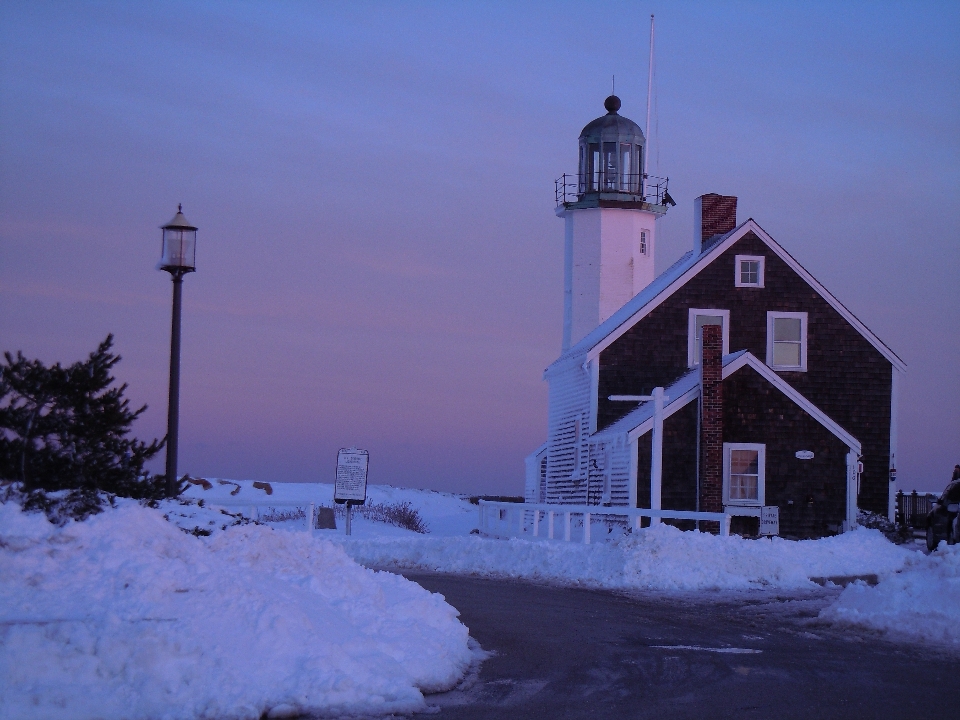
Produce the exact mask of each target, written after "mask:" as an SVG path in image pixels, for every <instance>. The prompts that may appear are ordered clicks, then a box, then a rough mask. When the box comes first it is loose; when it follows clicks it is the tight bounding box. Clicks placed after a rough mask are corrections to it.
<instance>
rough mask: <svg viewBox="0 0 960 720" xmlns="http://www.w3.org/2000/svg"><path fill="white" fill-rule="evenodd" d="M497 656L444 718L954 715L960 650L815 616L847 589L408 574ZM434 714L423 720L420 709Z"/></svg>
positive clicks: (744, 719) (437, 700) (959, 694)
mask: <svg viewBox="0 0 960 720" xmlns="http://www.w3.org/2000/svg"><path fill="white" fill-rule="evenodd" d="M403 575H405V576H406V577H408V578H410V579H411V580H414V581H416V582H418V583H420V584H421V585H422V586H423V587H425V588H427V589H428V590H432V591H434V592H439V593H441V594H443V595H444V596H445V597H446V599H447V601H448V602H449V603H450V604H452V605H453V606H454V607H456V608H457V609H458V610H460V617H461V620H462V621H463V622H464V624H466V625H467V627H469V628H470V634H471V636H472V637H473V638H475V639H476V640H477V641H478V642H479V643H480V645H481V646H482V647H483V649H484V650H487V651H491V652H493V653H494V655H493V656H492V657H490V658H488V659H487V660H485V661H484V662H483V663H482V665H481V666H480V669H479V672H478V673H476V672H475V673H474V674H473V677H472V678H470V679H468V680H467V681H466V682H465V683H464V686H463V687H461V688H460V689H458V690H455V691H452V692H449V693H443V694H440V695H433V696H430V697H428V698H427V701H428V704H430V705H432V706H435V707H436V708H437V710H438V711H439V712H438V713H437V714H436V715H429V717H437V718H441V719H442V720H454V719H456V720H466V719H468V718H469V719H471V720H472V719H476V718H511V719H516V720H528V719H534V718H549V719H550V720H562V719H564V718H637V719H640V718H670V719H671V720H673V719H677V718H697V719H698V720H699V719H702V718H736V719H737V720H749V719H750V718H803V719H805V720H806V719H807V718H843V719H844V720H850V719H851V718H896V719H897V720H904V718H947V717H958V716H960V710H958V709H960V679H958V665H960V657H958V655H957V654H956V653H955V652H954V651H951V650H948V649H944V648H932V647H929V646H928V647H923V646H918V645H911V644H904V643H893V642H889V641H886V640H882V639H880V638H879V636H877V635H875V634H873V633H870V632H867V631H860V630H849V629H837V628H834V627H831V626H828V625H825V624H822V623H819V622H818V621H817V620H816V615H817V613H818V611H819V610H820V608H822V607H823V606H824V605H826V604H827V603H829V602H830V601H831V600H832V599H833V598H834V597H835V596H836V594H837V592H838V591H837V590H836V589H832V590H831V589H825V590H818V591H814V592H810V593H801V594H776V593H773V592H755V593H741V594H736V593H701V594H691V593H688V594H682V595H671V594H664V593H640V594H633V595H630V596H628V595H623V594H617V593H613V592H605V591H597V590H581V589H575V588H558V587H551V586H547V585H537V584H532V583H522V582H515V581H500V580H488V579H478V578H468V577H457V576H451V575H438V574H427V573H420V572H410V571H403ZM420 717H423V716H420Z"/></svg>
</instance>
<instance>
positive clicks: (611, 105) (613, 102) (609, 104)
mask: <svg viewBox="0 0 960 720" xmlns="http://www.w3.org/2000/svg"><path fill="white" fill-rule="evenodd" d="M603 106H604V107H605V108H606V109H607V112H610V113H615V112H616V111H617V110H619V109H620V98H618V97H617V96H616V95H611V96H610V97H608V98H607V99H606V100H604V101H603Z"/></svg>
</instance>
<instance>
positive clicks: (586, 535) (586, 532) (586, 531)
mask: <svg viewBox="0 0 960 720" xmlns="http://www.w3.org/2000/svg"><path fill="white" fill-rule="evenodd" d="M583 544H584V545H589V544H590V513H588V512H587V513H584V514H583Z"/></svg>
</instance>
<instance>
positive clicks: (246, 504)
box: [163, 478, 478, 538]
mask: <svg viewBox="0 0 960 720" xmlns="http://www.w3.org/2000/svg"><path fill="white" fill-rule="evenodd" d="M206 482H207V483H208V484H209V486H210V487H209V488H206V487H205V486H203V485H190V486H189V487H188V488H187V490H186V491H185V492H184V493H183V495H182V496H181V497H183V498H185V499H187V500H191V501H199V500H203V502H204V505H205V506H208V509H209V507H210V506H212V507H213V508H218V507H222V508H223V509H225V510H228V511H230V512H232V513H242V514H243V515H244V516H246V517H250V516H251V512H250V507H251V504H252V503H258V504H260V505H259V508H258V512H259V514H260V515H264V514H265V513H271V512H272V513H273V514H274V515H279V514H281V513H284V512H291V511H292V510H293V508H290V507H287V506H277V507H276V508H273V509H271V507H270V506H269V505H268V504H267V505H265V504H264V503H269V502H270V501H275V502H280V503H287V502H299V503H303V504H304V507H306V506H307V505H309V504H310V503H313V504H315V505H316V506H317V507H319V506H324V507H332V506H333V505H334V502H333V485H332V484H326V483H260V484H261V485H263V486H264V487H254V483H253V482H252V481H249V480H222V479H217V478H212V479H208V480H206ZM268 489H269V491H270V492H269V493H268V492H267V490H268ZM218 501H220V502H223V503H229V504H228V505H226V506H218V505H217V502H218ZM402 503H408V504H409V505H410V507H411V508H412V509H414V510H416V511H417V512H418V513H419V514H420V516H421V517H422V518H423V519H424V521H425V523H426V525H427V530H428V532H429V534H430V536H431V537H449V536H458V535H469V534H470V531H471V530H473V529H475V528H476V527H477V518H478V512H477V506H476V505H471V504H470V502H469V500H468V499H466V498H464V497H462V496H459V495H454V494H452V493H444V492H437V491H435V490H415V489H411V488H397V487H393V486H391V485H369V486H368V487H367V504H368V505H400V504H402ZM163 507H164V511H165V512H172V513H174V515H175V517H182V518H183V519H182V520H175V521H176V522H177V524H179V525H181V526H182V527H185V528H187V529H192V527H194V526H199V527H202V528H204V529H212V530H216V529H217V528H219V527H222V525H223V524H224V522H223V518H222V514H221V513H220V512H219V510H215V511H214V512H213V513H212V514H211V513H210V512H204V509H203V508H199V507H196V506H193V507H184V506H177V505H176V504H170V503H164V504H163ZM360 512H361V511H360V509H355V510H354V513H353V523H352V525H353V527H352V532H353V537H356V538H365V537H391V536H392V537H408V536H414V537H415V536H417V535H418V534H417V533H414V532H412V531H410V530H404V529H402V528H399V527H396V526H393V525H388V524H385V523H379V522H370V521H367V520H365V519H364V518H363V517H361V515H360ZM193 518H195V519H197V521H196V523H195V524H191V519H193ZM171 519H174V518H171ZM267 524H269V525H271V526H273V527H276V528H280V529H288V530H302V529H305V528H306V521H305V519H298V520H289V521H286V522H269V523H267ZM337 526H338V530H337V531H323V530H320V531H317V535H318V536H324V537H325V536H327V535H337V534H340V535H342V534H343V519H342V518H338V520H337Z"/></svg>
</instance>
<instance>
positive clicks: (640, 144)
mask: <svg viewBox="0 0 960 720" xmlns="http://www.w3.org/2000/svg"><path fill="white" fill-rule="evenodd" d="M603 106H604V108H605V109H606V111H607V113H606V114H605V115H602V116H600V117H598V118H597V119H596V120H594V121H592V122H590V123H588V124H587V125H586V127H584V128H583V131H582V132H581V133H580V140H579V145H580V163H579V169H578V171H577V174H576V176H572V175H563V176H561V177H560V178H559V179H558V180H557V181H556V192H557V209H556V213H557V216H558V217H561V218H563V220H564V225H565V227H564V277H563V283H564V286H563V293H564V294H563V343H562V349H563V350H564V351H566V350H567V349H569V348H570V347H571V346H572V345H575V344H576V343H577V342H578V341H579V340H581V339H582V338H583V337H584V336H586V335H587V333H589V332H590V331H591V330H593V329H594V328H595V327H597V326H598V325H599V324H600V323H602V322H603V321H604V320H606V319H607V318H608V317H610V316H611V315H613V313H615V312H616V311H617V310H619V309H620V308H621V307H622V306H623V305H624V304H625V303H626V302H627V301H628V300H629V299H630V298H632V297H633V296H634V295H636V294H637V293H638V292H640V291H641V290H642V289H643V288H644V287H646V286H647V285H649V284H650V283H651V282H652V281H653V278H654V277H655V274H654V256H655V251H656V246H657V237H656V235H657V218H659V217H661V216H662V215H664V214H665V213H666V211H667V205H668V204H674V203H673V200H672V199H671V198H670V195H669V193H668V192H667V180H666V178H658V177H653V176H650V175H647V174H645V173H644V172H643V168H644V167H645V165H644V161H645V154H646V152H647V147H646V138H645V137H644V134H643V131H642V130H641V129H640V126H639V125H637V124H636V123H635V122H633V120H630V119H629V118H626V117H624V116H622V115H620V114H619V112H618V111H619V110H620V98H618V97H617V96H616V95H611V96H610V97H608V98H607V99H606V100H605V101H604V103H603Z"/></svg>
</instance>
